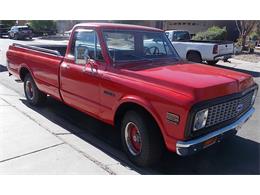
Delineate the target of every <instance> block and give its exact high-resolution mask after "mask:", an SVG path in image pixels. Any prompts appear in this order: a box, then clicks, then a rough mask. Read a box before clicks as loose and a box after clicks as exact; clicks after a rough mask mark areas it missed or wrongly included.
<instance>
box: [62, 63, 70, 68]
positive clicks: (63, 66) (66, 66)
mask: <svg viewBox="0 0 260 195" xmlns="http://www.w3.org/2000/svg"><path fill="white" fill-rule="evenodd" d="M61 67H62V68H66V69H69V68H70V66H69V65H68V64H65V63H63V64H61Z"/></svg>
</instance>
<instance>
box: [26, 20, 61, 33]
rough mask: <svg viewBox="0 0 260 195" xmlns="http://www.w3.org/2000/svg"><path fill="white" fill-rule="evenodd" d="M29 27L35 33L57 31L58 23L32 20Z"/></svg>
mask: <svg viewBox="0 0 260 195" xmlns="http://www.w3.org/2000/svg"><path fill="white" fill-rule="evenodd" d="M29 26H30V27H31V28H32V29H33V30H34V31H35V32H45V31H55V30H56V22H55V21H53V20H32V21H30V22H29Z"/></svg>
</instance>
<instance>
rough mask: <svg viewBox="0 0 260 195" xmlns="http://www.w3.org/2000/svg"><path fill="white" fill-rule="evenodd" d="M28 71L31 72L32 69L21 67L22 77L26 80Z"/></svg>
mask: <svg viewBox="0 0 260 195" xmlns="http://www.w3.org/2000/svg"><path fill="white" fill-rule="evenodd" d="M28 73H29V74H30V71H29V70H28V69H27V68H21V70H20V78H21V80H22V81H24V78H25V76H26V75H27V74H28Z"/></svg>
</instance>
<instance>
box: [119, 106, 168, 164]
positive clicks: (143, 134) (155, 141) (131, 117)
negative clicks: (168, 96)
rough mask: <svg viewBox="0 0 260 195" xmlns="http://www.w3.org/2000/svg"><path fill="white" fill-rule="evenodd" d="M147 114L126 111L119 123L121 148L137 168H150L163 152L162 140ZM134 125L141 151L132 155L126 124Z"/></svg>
mask: <svg viewBox="0 0 260 195" xmlns="http://www.w3.org/2000/svg"><path fill="white" fill-rule="evenodd" d="M152 121H153V119H151V117H149V116H148V114H146V113H144V112H141V111H134V110H131V111H128V112H127V113H126V114H125V116H124V118H123V121H122V123H121V140H122V145H123V148H124V150H125V152H126V154H127V156H128V158H129V159H130V161H132V162H133V163H134V164H136V165H138V166H142V167H145V166H150V165H154V164H156V163H157V162H158V161H159V160H160V159H161V156H162V153H163V150H164V144H163V138H162V135H161V134H160V130H159V129H158V127H157V125H156V124H155V122H152ZM132 123H133V124H134V125H136V127H137V128H138V129H139V133H140V134H139V135H140V140H141V149H140V151H139V152H136V151H135V152H136V153H133V149H132V148H131V147H129V142H130V139H127V138H126V137H128V136H127V133H126V132H127V131H126V129H127V127H128V126H129V125H128V124H132ZM127 140H129V141H127Z"/></svg>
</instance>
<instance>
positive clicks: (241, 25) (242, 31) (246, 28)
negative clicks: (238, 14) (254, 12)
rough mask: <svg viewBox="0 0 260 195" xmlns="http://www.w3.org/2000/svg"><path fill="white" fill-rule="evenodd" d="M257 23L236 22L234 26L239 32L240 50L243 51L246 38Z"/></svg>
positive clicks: (253, 21) (249, 21)
mask: <svg viewBox="0 0 260 195" xmlns="http://www.w3.org/2000/svg"><path fill="white" fill-rule="evenodd" d="M256 24H257V21H255V20H237V21H236V26H237V29H238V31H239V39H241V44H242V48H243V49H245V45H246V38H247V36H248V35H249V34H250V33H251V32H252V30H253V29H254V28H255V25H256Z"/></svg>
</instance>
